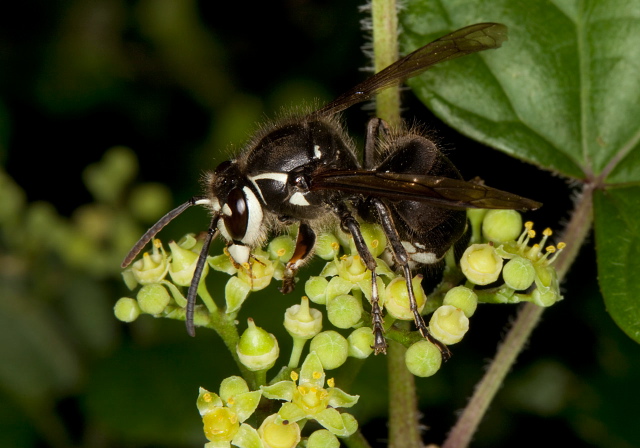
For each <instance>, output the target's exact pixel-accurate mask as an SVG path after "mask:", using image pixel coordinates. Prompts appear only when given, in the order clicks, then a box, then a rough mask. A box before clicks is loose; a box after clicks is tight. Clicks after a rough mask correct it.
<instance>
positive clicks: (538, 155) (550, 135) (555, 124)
mask: <svg viewBox="0 0 640 448" xmlns="http://www.w3.org/2000/svg"><path fill="white" fill-rule="evenodd" d="M405 11H406V12H405V13H404V14H403V15H402V16H401V21H402V26H403V29H404V34H403V35H402V37H401V42H402V48H403V50H404V52H405V53H407V52H409V51H411V50H413V49H415V48H418V47H420V46H422V45H424V44H426V43H428V42H429V41H431V40H433V39H435V38H437V37H439V36H442V35H444V34H446V33H448V32H451V31H453V30H454V29H457V28H461V27H463V26H466V25H470V24H472V23H476V22H486V21H493V22H499V23H503V24H505V25H507V26H508V28H509V40H508V41H507V42H505V44H504V45H503V47H502V48H500V49H497V50H491V51H484V52H481V53H478V54H476V55H472V56H468V57H465V58H461V59H460V60H456V61H451V62H447V63H445V64H442V65H441V66H436V67H434V68H433V69H431V70H429V71H427V72H426V73H425V74H424V75H422V76H420V77H417V78H415V79H413V80H411V81H410V85H411V86H412V88H413V89H414V91H415V92H416V94H417V95H418V97H420V99H421V100H422V101H423V102H425V104H427V105H428V106H429V107H430V108H431V109H432V110H433V111H434V112H435V113H436V115H438V116H439V117H440V118H442V119H443V120H444V121H445V122H447V123H448V124H450V125H452V126H453V127H455V128H457V129H458V130H460V131H461V132H462V133H464V134H467V135H469V136H471V137H473V138H475V139H477V140H479V141H481V142H483V143H486V144H488V145H491V146H494V147H496V148H498V149H501V150H502V151H504V152H506V153H509V154H511V155H514V156H515V157H518V158H521V159H524V160H527V161H529V162H531V163H535V164H537V165H539V166H541V167H543V168H545V169H549V170H553V171H555V172H559V173H561V174H564V175H566V176H570V177H575V178H578V179H584V178H587V177H588V176H591V175H599V174H605V175H606V174H607V173H608V172H609V170H611V169H612V168H615V166H616V164H617V163H619V162H620V160H623V159H626V160H630V159H632V160H634V159H637V158H638V157H639V156H638V155H637V152H638V151H637V148H638V141H639V139H640V121H638V120H637V117H638V116H640V77H638V76H637V61H638V60H639V56H640V45H638V42H639V41H640V4H638V3H637V2H634V1H631V0H616V1H612V2H606V3H604V2H597V1H584V2H575V1H569V0H558V1H555V2H550V1H542V0H533V1H513V0H497V1H496V0H491V1H488V0H480V1H476V0H473V1H472V0H465V1H452V2H434V1H425V0H409V1H408V2H407V7H406V10H405ZM625 165H626V161H625ZM612 179H613V180H615V181H619V182H637V181H640V168H638V165H636V166H635V167H632V168H628V167H627V168H624V169H623V168H622V167H620V168H618V169H616V170H614V171H613V172H612Z"/></svg>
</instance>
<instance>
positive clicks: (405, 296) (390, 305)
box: [384, 275, 427, 320]
mask: <svg viewBox="0 0 640 448" xmlns="http://www.w3.org/2000/svg"><path fill="white" fill-rule="evenodd" d="M411 283H412V287H413V295H414V296H415V298H416V304H417V305H418V311H422V309H423V308H424V305H425V304H426V303H427V296H426V295H425V293H424V291H423V290H422V275H416V276H415V277H414V278H413V280H412V281H411ZM384 308H385V310H387V312H388V313H389V314H390V315H391V316H393V317H395V318H396V319H401V320H412V319H413V311H411V306H410V303H409V291H407V283H406V282H405V280H404V277H396V278H394V279H393V280H391V282H390V283H389V284H388V285H387V288H386V298H385V302H384Z"/></svg>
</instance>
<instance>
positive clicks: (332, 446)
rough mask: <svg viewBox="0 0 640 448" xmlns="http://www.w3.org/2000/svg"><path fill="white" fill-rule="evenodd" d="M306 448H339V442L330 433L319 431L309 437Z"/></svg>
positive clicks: (324, 430) (323, 430)
mask: <svg viewBox="0 0 640 448" xmlns="http://www.w3.org/2000/svg"><path fill="white" fill-rule="evenodd" d="M307 448H340V441H339V440H338V438H337V437H336V436H334V435H333V434H332V433H331V431H328V430H326V429H319V430H317V431H315V432H313V433H312V434H311V435H310V436H309V440H307Z"/></svg>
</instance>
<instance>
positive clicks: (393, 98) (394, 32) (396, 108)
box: [371, 0, 400, 127]
mask: <svg viewBox="0 0 640 448" xmlns="http://www.w3.org/2000/svg"><path fill="white" fill-rule="evenodd" d="M371 19H372V26H373V59H374V60H373V64H374V70H375V71H376V72H379V71H380V70H382V69H383V68H385V67H387V66H389V65H391V64H392V63H394V62H395V61H397V60H398V14H397V10H396V2H395V0H372V2H371ZM376 115H377V116H378V117H379V118H382V119H383V120H386V121H387V123H389V124H390V125H391V126H392V127H393V126H398V125H399V124H400V89H399V88H398V87H390V88H388V89H385V90H384V91H382V92H380V93H379V94H378V95H377V97H376Z"/></svg>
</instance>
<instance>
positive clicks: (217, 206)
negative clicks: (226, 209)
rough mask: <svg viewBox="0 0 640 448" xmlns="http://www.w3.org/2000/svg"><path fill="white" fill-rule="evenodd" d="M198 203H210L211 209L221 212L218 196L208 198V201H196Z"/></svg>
mask: <svg viewBox="0 0 640 448" xmlns="http://www.w3.org/2000/svg"><path fill="white" fill-rule="evenodd" d="M196 204H198V205H209V207H211V210H213V211H214V212H219V211H220V201H219V200H218V198H213V200H211V201H210V200H208V199H207V200H206V202H205V201H204V200H202V201H196Z"/></svg>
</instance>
